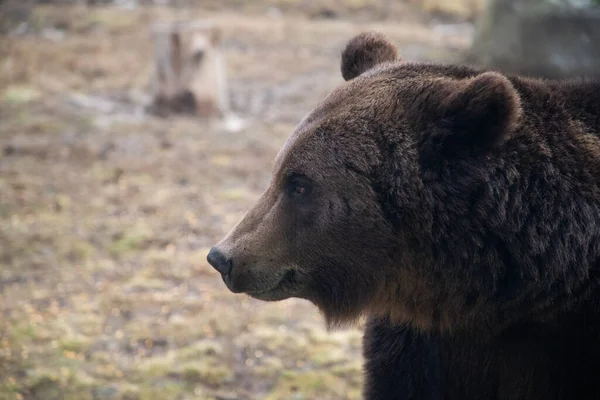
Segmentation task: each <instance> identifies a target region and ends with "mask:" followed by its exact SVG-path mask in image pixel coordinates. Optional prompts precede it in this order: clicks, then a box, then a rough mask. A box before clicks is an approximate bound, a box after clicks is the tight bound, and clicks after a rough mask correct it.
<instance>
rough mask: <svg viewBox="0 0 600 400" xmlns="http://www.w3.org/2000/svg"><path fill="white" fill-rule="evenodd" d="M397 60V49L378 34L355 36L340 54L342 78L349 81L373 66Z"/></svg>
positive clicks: (368, 33)
mask: <svg viewBox="0 0 600 400" xmlns="http://www.w3.org/2000/svg"><path fill="white" fill-rule="evenodd" d="M396 59H398V49H397V48H396V46H394V45H393V44H392V42H390V41H389V40H388V38H387V37H385V35H383V34H381V33H379V32H365V33H361V34H359V35H356V36H355V37H353V38H352V39H350V41H349V42H348V44H346V48H345V49H344V51H343V52H342V76H343V77H344V80H346V81H349V80H351V79H354V78H356V77H357V76H359V75H360V74H362V73H363V72H365V71H367V70H369V69H371V68H373V67H374V66H376V65H378V64H381V63H384V62H388V61H394V60H396Z"/></svg>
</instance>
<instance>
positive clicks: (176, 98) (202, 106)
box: [151, 21, 228, 117]
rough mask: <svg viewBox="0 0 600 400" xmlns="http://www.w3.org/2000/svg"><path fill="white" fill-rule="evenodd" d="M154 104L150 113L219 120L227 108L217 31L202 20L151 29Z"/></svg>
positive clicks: (223, 71) (223, 70)
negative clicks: (189, 115)
mask: <svg viewBox="0 0 600 400" xmlns="http://www.w3.org/2000/svg"><path fill="white" fill-rule="evenodd" d="M152 38H153V41H154V51H155V74H154V78H153V84H154V103H153V105H152V107H151V111H152V112H154V113H156V114H160V115H164V114H168V113H170V112H185V113H193V114H197V115H199V116H202V117H221V116H223V115H224V113H225V112H226V111H227V109H228V96H227V79H226V70H225V62H224V59H223V55H222V53H221V50H220V31H219V30H218V29H217V28H216V27H215V26H214V25H213V24H211V23H209V22H205V21H188V22H173V23H159V24H155V25H154V26H153V30H152Z"/></svg>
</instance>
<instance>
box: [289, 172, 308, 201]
mask: <svg viewBox="0 0 600 400" xmlns="http://www.w3.org/2000/svg"><path fill="white" fill-rule="evenodd" d="M311 189H312V187H311V185H310V182H309V181H308V180H307V179H306V178H303V177H298V176H293V177H290V178H289V180H288V182H287V185H286V192H287V194H288V196H290V197H293V198H299V197H305V196H307V195H308V194H309V193H310V192H311Z"/></svg>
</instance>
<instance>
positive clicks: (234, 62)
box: [0, 1, 473, 400]
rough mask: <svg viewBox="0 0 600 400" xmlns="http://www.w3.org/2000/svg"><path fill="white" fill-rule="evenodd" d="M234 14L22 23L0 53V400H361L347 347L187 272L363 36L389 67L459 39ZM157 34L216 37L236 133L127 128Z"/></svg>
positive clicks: (370, 12) (225, 128) (286, 308)
mask: <svg viewBox="0 0 600 400" xmlns="http://www.w3.org/2000/svg"><path fill="white" fill-rule="evenodd" d="M212 3H215V4H212ZM229 3H235V2H232V1H230V2H229ZM238 3H240V2H238ZM248 3H252V9H249V10H247V12H244V11H243V10H240V9H236V8H235V7H233V6H232V7H229V8H227V7H225V8H223V9H219V8H218V7H219V6H218V4H219V3H218V2H208V1H207V2H206V6H205V7H204V8H194V9H189V8H184V7H179V8H177V7H171V8H167V7H163V8H160V7H152V8H144V7H140V8H134V9H123V8H117V7H101V8H89V9H86V8H81V7H72V8H68V9H67V8H58V7H51V6H46V7H38V8H36V9H35V10H34V13H33V16H32V22H31V23H30V25H29V29H28V32H27V33H26V34H23V35H20V36H13V37H6V36H4V37H0V121H1V122H0V400H3V399H7V400H8V399H43V400H54V399H57V400H58V399H82V400H86V399H123V400H125V399H130V400H133V399H139V400H151V399H156V400H159V399H160V400H164V399H222V400H225V399H268V400H278V399H298V400H299V399H319V400H328V399H359V398H360V395H361V392H360V390H361V384H362V372H361V368H362V359H361V350H360V345H361V331H360V327H356V328H353V329H345V330H341V331H336V332H327V331H326V330H325V325H324V322H323V319H322V317H321V315H319V313H318V311H317V309H316V308H315V307H314V306H313V305H311V304H309V303H308V302H305V301H302V300H295V299H291V300H286V301H283V302H279V303H263V302H259V301H256V300H252V299H250V298H248V297H245V296H243V295H233V294H232V293H230V292H229V291H228V290H227V289H226V287H225V285H224V284H223V282H222V281H221V279H220V277H219V276H218V274H217V273H216V272H214V271H213V270H212V268H210V267H209V266H208V265H207V263H206V253H207V251H208V249H209V248H210V246H211V245H212V244H214V243H216V241H217V240H218V239H219V238H221V237H222V235H223V234H224V233H226V232H227V231H228V230H229V229H230V228H231V227H232V226H233V225H234V224H235V223H236V222H237V221H238V220H239V219H240V218H241V216H242V215H243V213H244V211H245V210H246V209H247V208H248V207H249V206H250V205H251V204H252V203H253V201H254V200H256V199H257V197H258V196H259V195H260V194H261V192H262V190H264V188H265V187H266V185H267V182H268V180H269V177H270V173H271V165H272V160H273V159H274V157H275V155H276V153H277V151H278V149H279V147H280V146H281V145H282V144H283V142H284V141H285V139H286V137H287V136H288V135H289V134H290V133H291V131H292V130H293V128H294V126H295V125H296V124H297V123H298V122H299V121H300V119H301V118H302V116H303V115H304V114H305V113H307V112H308V111H310V109H311V108H312V107H313V106H314V105H315V104H316V103H317V101H319V100H320V99H322V98H323V97H324V96H325V95H326V94H327V93H328V92H329V91H330V90H331V89H332V88H334V87H335V86H336V85H338V84H339V83H341V82H342V78H341V74H340V72H339V54H340V51H341V49H342V48H343V46H344V44H345V43H346V41H347V40H348V39H349V38H351V37H352V36H353V35H354V34H356V33H358V32H361V31H363V30H366V29H379V30H381V31H383V32H385V33H386V34H388V35H389V36H390V37H391V38H392V39H393V40H394V41H395V42H396V43H397V44H398V45H399V47H400V50H401V54H402V56H403V57H404V58H407V59H413V60H417V59H431V60H437V59H447V58H448V57H452V56H454V55H455V54H457V53H459V52H461V51H463V50H465V49H466V48H468V46H469V44H470V41H471V36H472V33H473V27H472V25H471V24H470V23H469V22H464V19H463V22H458V23H453V22H451V21H450V20H449V19H448V18H447V16H445V17H444V18H439V19H438V21H437V22H436V21H433V20H432V19H431V18H430V17H426V16H425V14H423V13H421V12H417V11H414V10H413V9H412V8H410V7H404V8H402V7H396V8H394V10H392V11H390V10H381V9H378V8H377V7H375V6H373V7H372V8H369V7H366V8H362V9H360V10H359V11H360V12H354V13H352V12H353V11H352V9H349V8H343V7H338V6H336V7H338V8H332V9H333V10H338V9H339V10H342V11H340V12H339V13H337V14H336V13H333V12H332V11H331V10H332V9H327V8H321V9H315V8H314V7H313V8H312V9H311V10H308V11H306V10H304V11H302V10H300V11H296V12H293V11H289V12H288V11H287V9H285V8H277V7H274V6H271V7H263V8H261V7H259V6H257V4H260V2H259V1H257V2H248ZM262 3H263V5H264V3H266V2H264V1H263V2H262ZM282 3H285V2H283V1H282ZM288 3H289V1H288ZM336 3H344V2H340V1H337V2H336ZM346 3H357V2H356V1H354V2H350V1H347V2H346ZM240 4H241V3H240ZM315 10H316V11H315ZM344 10H346V11H347V10H350V11H347V12H346V11H344ZM351 11H352V12H351ZM390 13H391V14H390ZM382 15H384V16H386V17H387V18H385V19H384V18H382V17H381V16H382ZM391 15H393V17H394V18H393V19H392V18H389V17H390V16H391ZM176 18H206V19H210V20H213V21H214V22H215V23H217V25H219V26H220V27H221V29H222V31H223V38H224V53H225V56H226V62H227V70H228V71H227V72H228V77H229V89H230V94H231V99H232V109H233V111H234V112H235V114H236V115H237V116H238V117H239V118H241V121H242V123H241V124H240V125H239V126H238V127H237V129H233V125H232V124H230V123H227V122H224V121H205V120H200V119H197V118H193V117H184V116H177V117H169V118H159V117H156V116H152V115H148V114H146V113H145V112H144V104H145V102H147V101H148V98H149V93H150V92H149V82H150V77H151V73H152V43H151V42H150V38H149V24H150V23H151V22H153V21H155V20H158V19H166V20H169V19H176Z"/></svg>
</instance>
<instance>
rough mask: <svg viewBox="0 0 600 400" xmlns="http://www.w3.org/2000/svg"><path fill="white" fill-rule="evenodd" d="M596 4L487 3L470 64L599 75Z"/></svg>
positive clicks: (547, 0) (555, 0) (579, 0)
mask: <svg viewBox="0 0 600 400" xmlns="http://www.w3.org/2000/svg"><path fill="white" fill-rule="evenodd" d="M596 1H597V0H488V4H487V6H486V8H485V9H484V11H483V13H482V15H481V16H480V17H479V19H478V21H477V30H476V34H475V40H474V42H473V47H472V49H471V51H470V52H469V54H468V56H467V61H468V62H469V63H475V64H479V65H482V66H485V67H491V68H496V69H499V70H502V71H504V72H507V73H519V74H524V75H533V76H542V77H549V78H560V77H568V76H577V75H588V76H595V75H599V74H600V46H599V44H600V8H599V7H598V5H597V2H596Z"/></svg>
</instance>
